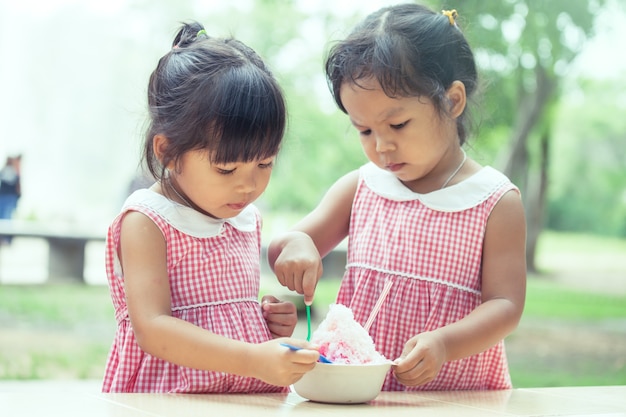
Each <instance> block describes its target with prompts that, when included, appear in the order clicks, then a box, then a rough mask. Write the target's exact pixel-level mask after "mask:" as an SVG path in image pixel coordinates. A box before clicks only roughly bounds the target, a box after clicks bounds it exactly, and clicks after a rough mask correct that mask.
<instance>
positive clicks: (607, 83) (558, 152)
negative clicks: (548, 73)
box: [547, 80, 626, 237]
mask: <svg viewBox="0 0 626 417" xmlns="http://www.w3.org/2000/svg"><path fill="white" fill-rule="evenodd" d="M624 97H626V85H624V84H616V83H615V82H614V81H612V80H604V81H592V80H587V81H583V82H581V83H579V84H578V85H573V86H571V89H570V90H569V91H568V94H567V95H566V96H564V100H563V102H562V103H561V105H560V111H559V113H558V115H557V117H558V119H557V120H558V123H557V126H558V129H557V131H556V134H555V140H554V144H553V151H552V152H553V154H554V162H553V164H552V178H554V181H553V183H552V184H551V185H550V187H551V192H550V198H549V205H548V218H547V227H549V228H552V229H555V230H570V231H588V232H593V233H601V234H605V235H609V236H611V235H612V236H622V237H624V236H626V175H624V172H626V136H625V135H624V132H625V131H626V119H625V118H623V117H611V116H610V114H611V113H612V112H608V114H607V110H609V109H614V110H613V111H616V112H620V111H621V112H624V111H625V110H626V103H624Z"/></svg>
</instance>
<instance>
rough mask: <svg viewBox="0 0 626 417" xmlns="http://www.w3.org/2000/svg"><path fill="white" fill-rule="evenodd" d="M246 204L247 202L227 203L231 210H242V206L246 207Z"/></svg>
mask: <svg viewBox="0 0 626 417" xmlns="http://www.w3.org/2000/svg"><path fill="white" fill-rule="evenodd" d="M247 205H248V203H233V204H228V207H229V208H231V209H233V210H243V209H244V207H246V206H247Z"/></svg>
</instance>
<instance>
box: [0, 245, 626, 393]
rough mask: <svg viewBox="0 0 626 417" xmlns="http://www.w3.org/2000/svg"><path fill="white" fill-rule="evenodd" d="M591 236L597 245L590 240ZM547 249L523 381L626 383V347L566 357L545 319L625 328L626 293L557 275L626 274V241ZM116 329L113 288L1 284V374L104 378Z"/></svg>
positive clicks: (531, 304)
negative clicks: (610, 355)
mask: <svg viewBox="0 0 626 417" xmlns="http://www.w3.org/2000/svg"><path fill="white" fill-rule="evenodd" d="M586 240H588V241H589V242H590V244H589V245H585V244H584V242H585V241H586ZM540 250H541V251H542V252H541V256H540V257H539V259H541V265H542V268H543V270H544V271H546V273H547V274H549V275H547V277H548V278H546V276H542V277H535V276H533V277H529V280H528V290H527V303H526V308H525V313H524V319H523V322H524V321H526V327H530V328H531V330H532V329H534V327H533V326H535V325H537V324H538V325H539V326H538V328H539V330H537V331H536V332H535V333H532V331H534V330H532V331H531V334H534V337H536V338H537V342H536V344H531V345H530V346H531V349H529V350H528V351H527V352H526V351H525V352H522V353H523V354H522V355H521V356H520V358H518V359H514V360H511V363H510V365H511V375H512V377H513V380H514V384H515V386H516V387H537V386H563V385H624V384H626V372H625V369H626V364H625V363H624V361H625V360H626V359H625V358H624V356H623V352H622V354H621V355H617V356H618V359H615V360H614V359H607V360H605V361H604V362H602V363H599V362H598V361H597V358H596V357H595V356H594V352H593V350H594V349H592V350H591V351H590V352H591V353H582V354H581V353H580V352H578V353H574V356H571V355H570V356H568V357H566V356H565V355H564V354H562V352H559V351H555V348H553V347H552V345H550V343H552V341H551V339H550V337H551V333H550V331H549V330H546V329H545V328H543V327H542V326H543V325H544V324H545V323H558V325H560V326H564V327H567V326H574V327H572V328H573V329H575V331H580V332H581V333H580V334H581V336H580V337H581V338H587V337H586V336H585V335H586V334H587V333H585V332H586V331H587V330H590V331H591V330H594V329H596V328H598V327H602V326H606V325H607V323H609V327H610V326H611V323H619V324H620V326H622V329H623V328H624V323H625V322H626V295H601V294H596V293H590V292H588V291H584V290H578V289H576V288H569V287H566V286H564V285H563V284H562V283H559V282H555V281H554V280H551V279H550V278H549V277H550V276H551V275H550V274H554V273H555V272H558V271H577V270H579V269H581V268H586V269H587V270H588V269H589V268H590V264H594V262H599V261H600V260H603V259H606V257H607V256H608V257H609V258H610V259H612V260H613V262H612V263H609V264H606V263H604V262H603V263H602V264H600V266H601V269H602V268H604V270H611V271H613V272H614V271H615V270H617V271H621V272H619V273H620V274H621V276H622V277H626V262H625V261H624V259H626V256H625V254H626V243H625V242H624V241H622V240H617V239H601V238H597V237H588V236H580V235H563V234H555V233H546V234H545V237H544V238H542V242H541V246H540ZM552 254H553V255H554V256H552ZM592 267H593V266H592ZM593 268H595V267H593ZM578 272H579V271H578ZM338 284H339V282H338V281H335V280H322V281H321V282H320V283H319V285H318V288H317V292H316V300H315V304H316V305H319V306H325V305H328V304H330V303H332V302H333V301H334V298H335V294H336V292H337V288H338ZM274 288H275V287H273V286H272V289H274ZM268 292H272V291H268ZM527 330H528V329H527ZM114 331H115V321H114V318H113V307H112V306H111V301H110V297H109V293H108V289H107V287H106V286H81V285H72V284H68V285H60V284H59V285H0V379H44V378H79V379H80V378H85V379H100V378H101V377H102V374H103V371H104V362H105V360H106V355H107V353H108V349H109V346H110V344H111V341H112V338H113V333H114ZM537 332H538V333H537ZM542 332H543V333H542ZM514 337H515V335H513V337H511V339H512V341H515V340H514ZM519 337H520V336H518V340H517V341H518V342H519ZM524 337H525V336H524ZM611 337H618V338H621V339H618V340H619V342H620V343H621V346H624V343H625V342H624V340H625V338H626V331H624V330H622V333H615V335H613V336H611ZM588 339H593V336H591V337H589V338H588ZM542 340H543V342H545V343H544V345H545V346H544V347H542V346H543V345H542ZM584 341H585V342H588V343H591V344H592V343H594V342H595V343H602V342H601V341H599V340H584ZM533 343H534V342H533ZM555 343H556V342H555ZM598 346H599V345H598ZM542 349H544V350H542ZM599 354H601V352H600V353H599ZM620 357H621V362H620V359H619V358H620ZM607 361H608V362H607ZM611 361H612V362H611Z"/></svg>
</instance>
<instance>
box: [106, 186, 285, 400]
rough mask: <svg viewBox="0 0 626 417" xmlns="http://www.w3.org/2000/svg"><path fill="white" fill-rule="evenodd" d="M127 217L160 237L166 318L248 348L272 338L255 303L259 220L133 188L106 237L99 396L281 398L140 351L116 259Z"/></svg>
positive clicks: (250, 210)
mask: <svg viewBox="0 0 626 417" xmlns="http://www.w3.org/2000/svg"><path fill="white" fill-rule="evenodd" d="M129 211H138V212H141V213H143V214H145V215H146V216H148V217H149V218H150V219H152V221H154V223H155V224H156V225H157V226H158V227H159V229H161V232H162V233H163V236H165V240H166V244H167V270H168V274H169V280H170V291H171V305H172V315H173V316H174V317H177V318H179V319H182V320H185V321H188V322H191V323H193V324H195V325H197V326H199V327H202V328H204V329H207V330H209V331H211V332H213V333H216V334H220V335H223V336H225V337H228V338H231V339H236V340H242V341H246V342H249V343H261V342H265V341H267V340H270V339H271V338H272V336H271V334H270V331H269V329H268V327H267V323H266V322H265V320H264V318H263V315H262V311H261V306H260V303H259V300H258V294H259V283H260V252H261V218H260V214H259V212H258V210H257V209H256V207H254V206H253V205H250V206H248V207H247V208H246V209H244V210H243V211H242V212H241V213H240V214H239V215H238V216H236V217H234V218H230V219H213V218H211V217H209V216H205V215H203V214H201V213H199V212H197V211H195V210H193V209H191V208H189V207H186V206H182V205H180V204H178V203H175V202H172V201H170V200H168V199H167V198H165V197H164V196H162V195H160V194H158V193H155V192H153V191H150V190H147V189H142V190H138V191H136V192H134V193H133V194H132V195H131V196H130V197H129V198H128V199H127V200H126V202H125V203H124V206H123V208H122V211H121V213H120V214H119V215H118V216H117V217H116V219H115V220H114V221H113V223H112V224H111V226H110V228H109V231H108V236H107V244H106V271H107V278H108V282H109V288H110V291H111V298H112V301H113V305H114V307H115V318H116V321H117V331H116V334H115V339H114V341H113V345H112V347H111V351H110V353H109V356H108V359H107V364H106V370H105V376H104V382H103V388H102V390H103V392H171V393H235V392H245V393H250V392H287V391H288V388H285V387H277V386H273V385H269V384H266V383H265V382H262V381H260V380H258V379H254V378H248V377H241V376H237V375H232V374H227V373H221V372H209V371H201V370H197V369H190V368H185V367H182V366H179V365H175V364H172V363H169V362H167V361H165V360H162V359H159V358H156V357H154V356H152V355H150V354H148V353H146V352H144V351H142V350H141V348H140V347H139V346H138V344H137V341H136V339H135V334H134V332H133V328H132V326H131V323H130V320H129V317H128V307H127V305H126V299H125V295H124V276H123V273H122V271H121V266H120V261H119V259H118V256H117V248H118V247H119V242H120V229H121V221H122V218H123V216H124V214H126V213H127V212H129ZM206 354H207V355H210V354H211V352H206Z"/></svg>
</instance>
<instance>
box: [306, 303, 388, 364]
mask: <svg viewBox="0 0 626 417" xmlns="http://www.w3.org/2000/svg"><path fill="white" fill-rule="evenodd" d="M311 343H314V344H316V345H318V346H319V352H320V354H322V355H324V356H326V357H327V358H328V359H330V360H331V361H333V363H337V364H376V363H385V362H389V361H388V360H387V359H386V358H385V357H384V356H383V355H381V354H380V353H378V352H377V351H376V347H375V346H374V341H373V340H372V337H371V336H370V335H369V333H368V332H367V331H366V330H365V329H364V328H363V326H361V325H360V324H359V323H358V322H357V321H356V320H355V319H354V314H353V313H352V310H350V309H349V308H348V307H346V306H344V305H342V304H331V305H330V309H329V310H328V314H327V315H326V318H325V319H324V320H323V321H322V322H321V323H320V325H319V327H318V328H317V330H315V332H314V333H313V335H312V336H311Z"/></svg>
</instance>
